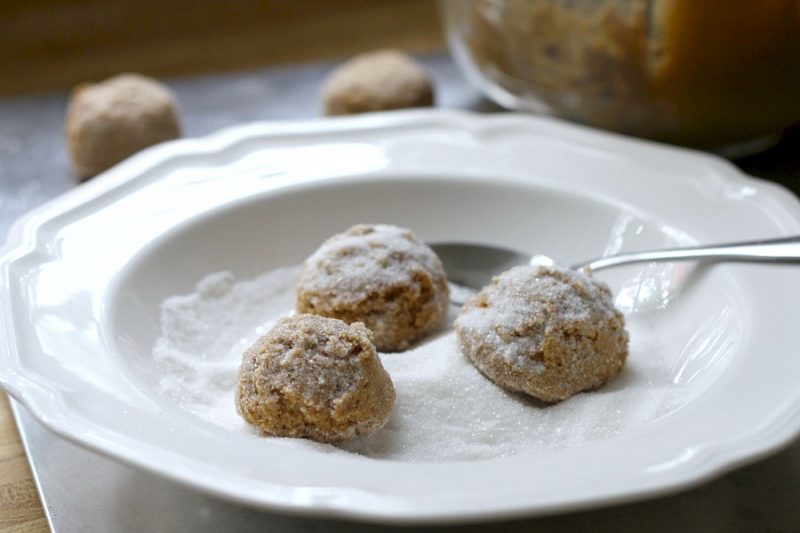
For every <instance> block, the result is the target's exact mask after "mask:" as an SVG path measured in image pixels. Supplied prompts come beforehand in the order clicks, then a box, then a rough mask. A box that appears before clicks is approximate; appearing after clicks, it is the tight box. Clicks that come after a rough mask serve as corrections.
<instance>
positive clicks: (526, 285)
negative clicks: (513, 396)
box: [455, 266, 628, 402]
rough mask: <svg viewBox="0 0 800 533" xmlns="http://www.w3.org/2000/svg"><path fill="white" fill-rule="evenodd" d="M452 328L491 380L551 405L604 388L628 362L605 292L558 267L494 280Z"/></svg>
mask: <svg viewBox="0 0 800 533" xmlns="http://www.w3.org/2000/svg"><path fill="white" fill-rule="evenodd" d="M455 326H456V334H457V336H458V342H459V345H460V347H461V351H462V352H463V353H464V354H465V355H466V356H467V357H468V358H469V359H470V360H471V361H472V362H473V363H474V364H475V366H476V367H477V368H478V369H479V370H480V371H481V372H483V374H485V375H486V376H487V377H488V378H489V379H491V380H492V381H493V382H494V383H496V384H497V385H499V386H500V387H503V388H505V389H508V390H511V391H521V392H525V393H527V394H530V395H531V396H534V397H536V398H539V399H540V400H544V401H547V402H553V401H559V400H564V399H566V398H569V397H570V396H572V395H573V394H575V393H578V392H581V391H585V390H591V389H595V388H597V387H599V386H601V385H603V384H604V383H606V382H607V381H609V380H610V379H611V378H613V377H614V376H616V375H617V374H618V373H619V371H620V370H621V369H622V367H623V366H624V364H625V360H626V358H627V356H628V334H627V332H626V331H625V320H624V317H623V315H622V313H620V312H619V311H618V310H617V309H616V308H615V307H614V304H613V303H612V301H611V291H610V290H609V288H608V286H606V285H605V284H604V283H602V282H600V281H597V280H595V279H594V278H592V277H591V276H589V275H587V274H584V273H582V272H575V271H572V270H564V269H561V268H557V267H539V266H520V267H515V268H512V269H511V270H508V271H506V272H504V273H503V274H500V275H499V276H496V277H495V278H494V279H493V280H492V282H491V283H490V284H489V285H487V286H486V287H484V288H483V290H481V291H480V292H479V293H478V294H476V295H475V296H473V297H471V298H470V299H469V300H467V302H466V303H465V304H464V306H463V307H462V309H461V312H460V313H459V316H458V319H457V320H456V323H455Z"/></svg>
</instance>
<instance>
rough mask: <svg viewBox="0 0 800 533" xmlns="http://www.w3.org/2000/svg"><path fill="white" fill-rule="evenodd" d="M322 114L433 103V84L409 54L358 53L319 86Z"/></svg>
mask: <svg viewBox="0 0 800 533" xmlns="http://www.w3.org/2000/svg"><path fill="white" fill-rule="evenodd" d="M322 100H323V105H324V107H325V114H326V115H350V114H354V113H364V112H367V111H382V110H388V109H402V108H405V107H422V106H430V105H433V84H432V83H431V79H430V77H429V76H428V74H427V73H426V72H425V70H423V68H422V67H421V66H420V65H419V63H417V62H416V61H414V59H412V58H411V57H410V56H409V55H407V54H404V53H403V52H398V51H395V50H382V51H379V52H372V53H369V54H362V55H359V56H356V57H354V58H353V59H351V60H350V61H347V62H346V63H344V64H343V65H341V66H340V67H338V68H337V69H335V70H334V71H333V72H332V73H331V74H330V76H328V79H327V80H326V82H325V85H324V87H323V89H322Z"/></svg>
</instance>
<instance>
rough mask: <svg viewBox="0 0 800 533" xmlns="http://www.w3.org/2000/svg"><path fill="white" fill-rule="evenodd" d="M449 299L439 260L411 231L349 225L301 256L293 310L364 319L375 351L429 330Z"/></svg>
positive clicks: (350, 320)
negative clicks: (310, 252) (373, 335)
mask: <svg viewBox="0 0 800 533" xmlns="http://www.w3.org/2000/svg"><path fill="white" fill-rule="evenodd" d="M449 303H450V292H449V289H448V287H447V277H446V276H445V273H444V269H443V268H442V263H441V261H439V258H438V257H437V256H436V254H435V253H433V250H431V249H430V248H429V247H428V246H426V245H425V244H423V243H421V242H420V241H418V240H417V238H416V237H415V236H414V234H413V233H411V231H409V230H407V229H403V228H398V227H396V226H389V225H384V224H378V225H364V224H360V225H357V226H353V227H352V228H350V229H348V230H347V231H345V232H344V233H340V234H339V235H334V236H333V237H331V238H330V239H328V240H327V241H325V242H324V243H323V244H322V246H320V248H319V249H318V250H317V251H316V252H314V254H312V255H311V256H310V257H309V258H308V259H306V262H305V265H304V268H303V272H302V274H301V275H300V279H299V281H298V282H297V310H298V311H299V312H301V313H312V314H315V315H322V316H329V317H334V318H338V319H341V320H344V321H345V322H347V323H348V324H352V323H353V322H363V323H364V325H366V326H367V327H368V328H369V329H370V330H372V332H373V333H374V334H375V339H374V340H375V346H377V348H378V350H380V351H399V350H405V349H406V348H408V346H409V345H410V344H411V342H412V341H414V340H416V339H418V338H420V337H421V336H422V335H424V334H425V333H427V332H428V331H430V330H431V329H433V328H434V327H435V326H436V325H437V324H438V323H439V322H440V321H441V319H442V318H443V317H444V316H445V314H446V313H447V309H448V306H449Z"/></svg>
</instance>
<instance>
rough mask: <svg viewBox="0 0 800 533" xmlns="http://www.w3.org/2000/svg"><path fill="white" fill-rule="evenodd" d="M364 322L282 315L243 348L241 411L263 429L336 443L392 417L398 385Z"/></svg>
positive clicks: (238, 393)
mask: <svg viewBox="0 0 800 533" xmlns="http://www.w3.org/2000/svg"><path fill="white" fill-rule="evenodd" d="M370 336H371V333H370V332H369V330H367V328H365V327H364V326H363V324H358V323H356V324H352V325H349V326H348V325H347V324H345V323H344V322H342V321H341V320H336V319H332V318H325V317H320V316H314V315H304V314H301V315H294V316H291V317H289V318H284V319H282V320H281V321H279V322H278V323H277V324H276V325H275V327H274V328H272V330H270V332H269V333H267V334H266V335H264V336H263V337H261V338H260V339H259V340H258V341H256V343H255V344H254V345H253V346H252V347H251V348H250V349H248V350H247V351H246V352H245V353H244V357H243V360H242V366H241V369H240V372H239V384H238V387H237V389H236V406H237V409H238V411H239V413H240V414H241V415H242V417H243V418H244V419H245V420H246V421H247V422H248V423H249V424H251V425H253V426H255V427H256V428H257V429H259V430H260V431H261V432H262V433H264V434H265V435H271V436H277V437H300V438H308V439H312V440H315V441H318V442H329V443H337V442H344V441H348V440H352V439H353V438H355V437H357V436H363V435H369V434H371V433H373V432H374V431H377V430H378V429H380V428H382V427H383V425H384V424H386V422H387V420H388V419H389V415H390V413H391V411H392V406H393V405H394V400H395V391H394V385H393V384H392V380H391V378H390V377H389V374H388V373H387V372H386V370H384V368H383V365H381V361H380V359H379V358H378V355H377V352H376V351H375V346H374V345H373V344H372V342H371V341H370Z"/></svg>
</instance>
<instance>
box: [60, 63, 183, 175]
mask: <svg viewBox="0 0 800 533" xmlns="http://www.w3.org/2000/svg"><path fill="white" fill-rule="evenodd" d="M66 134H67V142H68V144H69V150H70V154H71V155H72V161H73V165H74V167H75V172H76V173H77V174H78V176H79V177H80V178H88V177H91V176H94V175H95V174H98V173H100V172H102V171H104V170H106V169H108V168H110V167H112V166H113V165H115V164H117V163H119V162H120V161H122V160H123V159H125V158H126V157H128V156H130V155H133V154H135V153H136V152H138V151H140V150H142V149H144V148H147V147H148V146H151V145H153V144H156V143H159V142H163V141H166V140H169V139H175V138H176V137H179V136H180V125H179V119H178V111H177V107H176V104H175V98H173V96H172V93H170V91H169V90H168V89H167V88H166V87H165V86H164V85H162V84H161V83H159V82H157V81H156V80H153V79H150V78H147V77H145V76H141V75H139V74H120V75H119V76H115V77H113V78H109V79H108V80H106V81H103V82H101V83H97V84H83V85H79V86H78V87H76V88H75V90H74V91H73V93H72V98H71V99H70V102H69V106H68V108H67V118H66Z"/></svg>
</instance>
